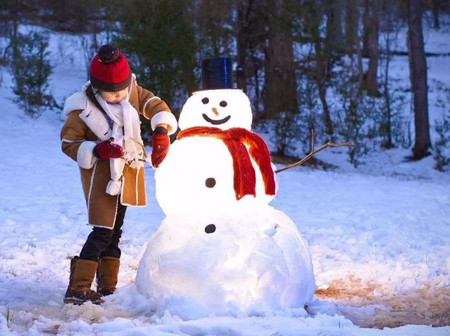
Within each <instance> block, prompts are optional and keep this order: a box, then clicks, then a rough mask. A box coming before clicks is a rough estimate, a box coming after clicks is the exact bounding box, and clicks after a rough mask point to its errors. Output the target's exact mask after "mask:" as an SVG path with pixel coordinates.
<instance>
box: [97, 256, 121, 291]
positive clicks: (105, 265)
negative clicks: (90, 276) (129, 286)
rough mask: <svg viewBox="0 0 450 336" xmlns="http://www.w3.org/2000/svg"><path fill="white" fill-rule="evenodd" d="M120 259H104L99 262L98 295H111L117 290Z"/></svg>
mask: <svg viewBox="0 0 450 336" xmlns="http://www.w3.org/2000/svg"><path fill="white" fill-rule="evenodd" d="M119 266H120V259H119V258H115V257H103V258H100V260H99V262H98V269H97V293H100V294H101V295H103V296H107V295H111V294H112V293H114V291H115V290H116V285H117V275H118V274H119Z"/></svg>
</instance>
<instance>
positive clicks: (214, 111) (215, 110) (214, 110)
mask: <svg viewBox="0 0 450 336" xmlns="http://www.w3.org/2000/svg"><path fill="white" fill-rule="evenodd" d="M212 111H213V113H214V114H215V115H216V116H218V115H219V112H217V109H216V108H215V107H213V108H212Z"/></svg>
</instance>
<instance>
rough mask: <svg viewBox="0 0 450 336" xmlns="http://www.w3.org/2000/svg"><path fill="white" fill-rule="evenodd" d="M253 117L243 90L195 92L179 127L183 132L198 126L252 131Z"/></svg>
mask: <svg viewBox="0 0 450 336" xmlns="http://www.w3.org/2000/svg"><path fill="white" fill-rule="evenodd" d="M252 117H253V116H252V110H251V106H250V100H249V99H248V97H247V95H246V94H245V93H244V92H242V90H239V89H216V90H204V91H197V92H194V94H193V95H192V96H191V97H190V98H189V99H188V100H187V102H186V104H185V105H184V106H183V109H182V111H181V114H180V119H179V122H178V125H179V127H180V129H181V130H184V129H187V128H190V127H197V126H206V127H217V128H220V129H222V130H227V129H230V128H233V127H240V128H245V129H247V130H250V128H251V124H252Z"/></svg>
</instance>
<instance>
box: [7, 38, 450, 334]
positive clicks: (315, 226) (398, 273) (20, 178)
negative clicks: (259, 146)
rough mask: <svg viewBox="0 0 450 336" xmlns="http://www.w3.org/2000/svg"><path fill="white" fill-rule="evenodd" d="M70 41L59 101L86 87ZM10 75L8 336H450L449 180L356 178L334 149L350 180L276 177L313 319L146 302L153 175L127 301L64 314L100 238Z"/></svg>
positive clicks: (332, 175) (55, 142)
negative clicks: (306, 270)
mask: <svg viewBox="0 0 450 336" xmlns="http://www.w3.org/2000/svg"><path fill="white" fill-rule="evenodd" d="M430 34H431V33H430ZM430 36H431V35H430ZM68 39H69V38H68V37H65V36H61V35H52V46H51V48H52V53H53V57H55V59H59V60H64V62H62V61H61V62H59V63H58V67H57V68H56V71H55V74H54V75H53V77H52V83H51V84H52V89H53V93H54V94H55V95H56V96H57V97H58V98H60V99H61V98H62V97H64V96H65V97H67V96H69V95H70V94H71V93H73V92H75V91H76V90H78V89H79V88H80V87H81V85H82V84H83V82H84V80H85V64H83V63H82V62H81V61H80V62H78V63H76V62H75V63H72V62H71V61H70V59H69V57H68V56H70V55H75V56H73V57H75V60H80V59H81V57H80V56H76V51H77V49H76V48H74V47H73V45H74V44H70V45H72V47H70V48H69V47H66V48H64V45H65V44H64V43H67V41H68ZM73 39H74V42H73V43H76V38H73ZM430 40H433V39H431V38H430ZM61 41H63V42H61ZM433 45H434V46H436V45H439V46H441V45H440V44H439V43H435V44H433ZM61 46H63V47H61ZM66 46H67V45H66ZM444 47H445V48H447V49H450V47H449V44H448V43H447V44H445V45H444V46H443V47H442V46H441V47H440V49H439V50H440V51H442V50H443V48H444ZM78 51H79V50H78ZM449 51H450V50H449ZM55 53H58V55H59V57H58V56H55ZM62 54H64V55H65V57H60V56H61V55H62ZM77 57H78V58H77ZM433 60H436V61H430V62H429V66H430V77H432V78H433V77H439V74H442V73H443V71H444V70H443V69H447V70H445V71H446V73H449V71H450V58H448V57H447V58H433ZM437 60H439V62H437ZM405 64H407V63H405ZM0 71H1V74H2V75H1V76H2V85H1V87H0V106H1V112H2V113H1V118H2V119H1V122H0V148H1V153H2V159H1V160H0V190H1V195H0V335H2V336H3V335H5V336H6V335H30V336H31V335H48V334H58V335H105V336H106V335H133V336H134V335H157V336H158V335H205V336H206V335H233V336H234V335H236V336H237V335H246V336H247V335H249V336H250V335H277V336H278V335H279V336H281V335H283V336H288V335H396V336H398V335H450V327H449V324H450V274H449V272H450V176H449V174H442V173H438V172H436V171H435V170H433V169H432V166H433V162H432V158H431V157H430V158H427V159H424V160H422V161H420V162H416V163H405V162H403V161H402V158H403V157H404V156H406V155H407V154H409V153H407V152H406V151H403V150H394V151H388V152H380V153H376V154H374V155H373V156H372V157H370V158H368V160H367V164H366V165H365V166H363V167H361V168H359V169H358V170H356V169H354V168H352V167H351V166H350V165H348V164H347V163H345V156H344V155H342V154H339V151H334V150H328V151H325V152H322V153H320V154H319V155H318V157H319V158H321V159H324V160H328V161H329V162H331V163H334V164H336V165H338V166H339V167H340V169H339V170H337V171H332V172H330V171H329V172H324V171H314V170H310V169H307V168H295V169H291V170H288V171H285V172H282V173H280V174H279V179H280V188H279V189H280V190H279V193H278V195H277V196H276V198H275V200H274V201H273V202H272V203H271V204H272V205H273V206H274V207H275V208H277V209H279V210H281V211H284V212H285V213H286V214H288V215H289V216H290V217H291V218H292V219H293V220H294V221H295V223H296V224H297V225H298V228H299V231H300V232H301V233H302V235H303V236H304V238H305V239H306V240H307V242H308V244H309V247H310V251H311V255H312V260H313V264H314V268H315V277H316V283H317V285H318V287H319V290H318V292H317V297H316V300H315V301H314V302H313V303H312V304H311V305H310V307H309V308H308V312H306V311H304V310H301V309H300V310H299V311H296V312H292V311H290V312H286V311H271V312H264V313H261V312H259V313H254V314H247V315H245V314H242V315H237V316H203V315H202V314H200V313H199V312H196V311H190V310H189V309H185V310H183V311H177V307H176V305H173V306H162V305H156V306H155V305H151V304H150V303H149V302H148V301H147V300H146V299H145V298H144V297H143V296H142V295H140V294H138V292H137V290H136V288H135V286H134V279H135V276H136V270H137V267H138V265H139V260H140V258H141V255H142V254H143V252H144V250H145V247H146V242H147V241H148V239H149V238H150V236H151V235H152V233H153V232H155V230H156V229H157V227H158V225H159V224H160V222H161V221H162V219H163V218H164V215H163V213H162V211H161V210H160V209H159V207H158V205H157V203H156V200H155V198H154V180H153V171H152V169H151V168H150V167H146V171H145V173H146V180H147V182H148V183H147V192H148V201H149V206H147V207H146V208H144V209H132V208H130V209H129V212H128V215H127V218H126V224H125V226H124V235H123V239H122V244H121V248H122V252H123V254H122V259H121V261H122V266H121V270H120V278H119V287H120V288H119V290H118V291H117V293H116V294H115V295H113V296H111V297H108V298H106V302H105V303H104V304H103V305H101V306H94V305H91V304H85V305H83V306H72V305H63V303H62V299H63V295H64V292H65V290H66V287H67V283H68V277H69V258H70V257H71V256H74V255H76V254H77V253H78V252H79V251H80V248H81V246H82V244H83V243H84V241H85V238H86V236H87V235H88V233H89V232H90V227H89V226H87V225H85V223H86V211H85V205H84V199H83V196H82V191H81V185H80V183H79V173H78V169H77V166H76V164H75V163H74V162H72V161H71V160H70V159H68V158H67V157H66V156H64V154H63V153H62V152H61V151H60V145H59V130H60V128H61V126H62V122H63V121H62V120H61V117H60V116H59V115H57V114H56V113H55V112H48V113H45V114H44V115H43V116H42V117H41V118H40V119H38V120H35V121H33V120H30V119H28V118H27V117H25V116H23V115H22V113H21V111H19V110H18V108H17V107H16V106H15V105H13V103H12V102H11V101H10V98H11V97H12V93H11V89H10V86H11V78H10V77H9V74H8V73H7V72H6V70H5V69H3V68H0ZM441 79H442V80H447V81H450V80H449V79H448V76H447V78H443V77H442V76H441ZM448 84H449V85H450V82H448ZM180 316H182V317H183V318H181V317H180ZM433 326H434V327H433ZM379 328H383V329H379Z"/></svg>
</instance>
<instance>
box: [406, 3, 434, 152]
mask: <svg viewBox="0 0 450 336" xmlns="http://www.w3.org/2000/svg"><path fill="white" fill-rule="evenodd" d="M407 6H408V9H407V13H408V56H409V72H410V81H411V89H412V94H413V100H414V103H413V106H414V125H415V132H416V133H415V144H414V147H413V150H412V152H413V156H412V158H413V159H416V160H419V159H421V158H423V157H425V156H427V155H429V151H428V150H429V149H430V147H431V142H430V130H429V122H428V86H427V62H426V58H425V50H424V43H423V32H422V7H421V0H407Z"/></svg>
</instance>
